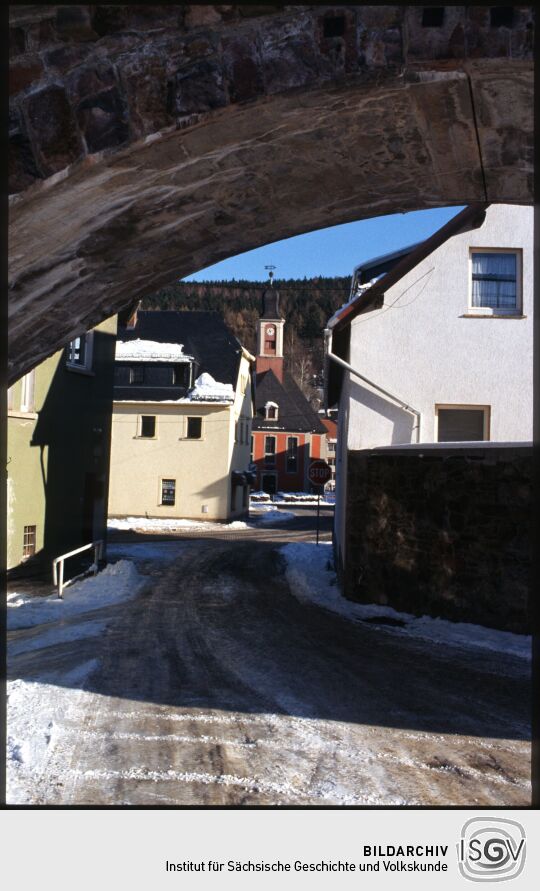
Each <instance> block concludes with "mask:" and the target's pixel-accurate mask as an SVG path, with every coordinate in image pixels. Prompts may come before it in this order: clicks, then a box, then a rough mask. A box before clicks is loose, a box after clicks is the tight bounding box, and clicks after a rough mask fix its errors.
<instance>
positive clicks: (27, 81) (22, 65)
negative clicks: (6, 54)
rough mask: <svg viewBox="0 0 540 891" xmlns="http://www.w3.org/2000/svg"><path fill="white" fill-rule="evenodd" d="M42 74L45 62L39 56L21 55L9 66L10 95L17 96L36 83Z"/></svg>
mask: <svg viewBox="0 0 540 891" xmlns="http://www.w3.org/2000/svg"><path fill="white" fill-rule="evenodd" d="M42 74H43V63H42V61H41V59H40V58H39V56H34V55H33V56H28V55H26V56H19V57H18V58H17V59H15V60H14V61H13V62H11V63H10V66H9V95H10V96H15V95H16V94H17V93H20V92H21V90H24V89H26V87H29V86H30V85H31V84H34V83H36V82H37V81H39V80H40V78H41V76H42Z"/></svg>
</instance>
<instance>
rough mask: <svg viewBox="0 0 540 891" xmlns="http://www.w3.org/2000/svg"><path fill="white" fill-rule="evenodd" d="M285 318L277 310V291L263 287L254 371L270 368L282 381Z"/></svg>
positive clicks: (258, 372) (271, 287)
mask: <svg viewBox="0 0 540 891" xmlns="http://www.w3.org/2000/svg"><path fill="white" fill-rule="evenodd" d="M284 326H285V319H282V318H281V315H280V312H279V291H278V289H277V288H274V287H273V282H272V280H271V279H270V287H267V288H265V290H264V291H263V295H262V307H261V315H260V318H259V322H258V331H257V365H256V372H257V374H261V373H262V372H264V371H270V370H272V371H273V372H274V374H275V375H276V377H277V379H278V380H279V381H283V328H284Z"/></svg>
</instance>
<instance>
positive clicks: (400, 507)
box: [342, 443, 532, 632]
mask: <svg viewBox="0 0 540 891" xmlns="http://www.w3.org/2000/svg"><path fill="white" fill-rule="evenodd" d="M348 462H349V463H348V467H349V471H348V472H349V478H348V504H347V539H346V565H345V567H344V570H343V573H342V575H343V584H344V592H345V596H346V597H348V598H349V599H351V600H356V601H358V602H362V603H380V604H385V605H388V606H392V607H394V608H395V609H397V610H401V611H404V612H409V613H413V614H415V615H423V614H427V615H432V616H441V617H443V618H446V619H451V620H454V621H466V622H475V623H478V624H483V625H487V626H490V627H494V628H503V629H507V630H511V631H516V632H524V631H527V630H528V628H529V620H528V614H527V595H528V589H529V573H530V563H531V486H532V448H530V447H526V446H498V445H497V444H489V445H488V444H487V443H482V444H478V445H477V446H472V447H463V446H456V447H455V448H452V447H444V448H440V447H437V446H431V448H430V447H427V448H426V447H425V446H418V447H416V448H409V449H399V448H396V449H389V448H385V449H373V450H369V451H368V450H366V451H351V452H349V456H348Z"/></svg>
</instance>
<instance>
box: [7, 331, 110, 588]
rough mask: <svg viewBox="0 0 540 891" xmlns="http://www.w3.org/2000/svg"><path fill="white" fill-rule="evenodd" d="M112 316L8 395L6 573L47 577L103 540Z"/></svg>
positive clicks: (60, 352) (51, 357)
mask: <svg viewBox="0 0 540 891" xmlns="http://www.w3.org/2000/svg"><path fill="white" fill-rule="evenodd" d="M116 323H117V319H116V316H114V317H113V318H111V319H108V320H107V321H105V322H102V323H101V324H100V325H98V326H97V327H96V328H94V329H93V331H89V332H87V333H86V334H81V335H80V337H77V338H76V339H75V340H73V341H71V343H70V344H69V345H68V346H67V347H66V348H65V349H62V350H58V351H57V352H56V353H54V355H52V356H50V357H49V358H48V359H45V360H44V361H43V362H41V363H40V364H39V365H38V366H36V368H34V369H32V371H30V372H28V374H26V375H24V377H22V378H21V379H20V380H18V381H17V383H15V384H14V385H13V386H12V387H10V389H9V391H8V419H7V420H8V423H7V427H8V437H7V444H8V458H7V566H8V569H9V570H11V571H13V573H15V572H17V574H19V575H21V574H22V575H24V574H27V573H30V572H41V571H45V572H47V573H48V572H50V570H51V561H52V559H53V558H54V557H58V556H60V555H61V554H64V553H66V552H67V551H70V550H72V549H74V548H77V547H80V546H81V545H83V544H89V543H90V542H92V541H96V540H98V539H104V538H105V534H106V519H107V512H106V509H107V488H108V475H109V444H110V428H111V412H112V396H113V370H114V349H115V339H116Z"/></svg>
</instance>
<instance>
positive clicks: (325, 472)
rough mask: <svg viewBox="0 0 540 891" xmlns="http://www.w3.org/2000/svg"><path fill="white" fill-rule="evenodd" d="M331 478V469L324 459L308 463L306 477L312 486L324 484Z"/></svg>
mask: <svg viewBox="0 0 540 891" xmlns="http://www.w3.org/2000/svg"><path fill="white" fill-rule="evenodd" d="M331 478H332V469H331V467H330V465H329V464H327V463H326V461H313V462H312V463H311V464H310V465H309V470H308V479H309V481H310V483H313V485H314V486H324V484H325V483H327V482H328V480H329V479H331Z"/></svg>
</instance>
